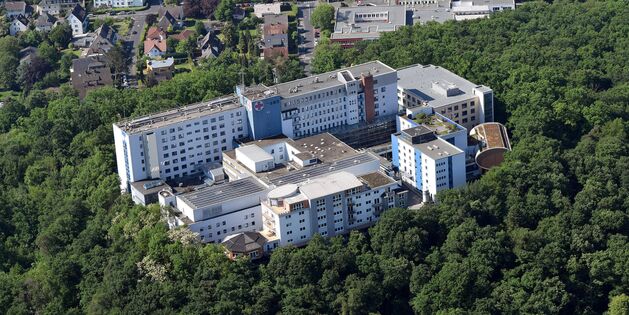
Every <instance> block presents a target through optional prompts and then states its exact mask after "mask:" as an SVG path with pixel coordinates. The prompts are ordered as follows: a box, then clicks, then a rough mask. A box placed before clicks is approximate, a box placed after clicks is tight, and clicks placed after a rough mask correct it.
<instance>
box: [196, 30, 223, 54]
mask: <svg viewBox="0 0 629 315" xmlns="http://www.w3.org/2000/svg"><path fill="white" fill-rule="evenodd" d="M197 45H198V46H199V48H201V56H202V57H204V58H206V57H209V56H211V57H218V55H219V54H220V53H221V50H223V48H222V47H223V45H222V43H221V41H220V40H219V39H218V37H216V34H214V32H213V31H209V32H207V34H205V36H203V38H202V39H201V40H199V42H198V43H197Z"/></svg>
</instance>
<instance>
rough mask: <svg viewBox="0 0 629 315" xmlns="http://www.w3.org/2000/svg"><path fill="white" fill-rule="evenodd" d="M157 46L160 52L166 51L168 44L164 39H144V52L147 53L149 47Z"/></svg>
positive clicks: (149, 49)
mask: <svg viewBox="0 0 629 315" xmlns="http://www.w3.org/2000/svg"><path fill="white" fill-rule="evenodd" d="M153 48H157V50H159V51H161V52H166V50H167V49H168V45H167V44H166V41H165V40H158V39H147V40H145V41H144V53H145V54H147V53H148V52H149V51H151V49H153Z"/></svg>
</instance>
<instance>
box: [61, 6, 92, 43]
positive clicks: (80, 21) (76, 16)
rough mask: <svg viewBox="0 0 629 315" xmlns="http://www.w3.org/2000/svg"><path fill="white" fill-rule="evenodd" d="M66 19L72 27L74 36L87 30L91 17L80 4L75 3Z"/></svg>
mask: <svg viewBox="0 0 629 315" xmlns="http://www.w3.org/2000/svg"><path fill="white" fill-rule="evenodd" d="M66 21H67V22H68V24H69V25H70V27H71V28H72V36H80V35H83V34H85V33H86V32H87V26H88V24H89V19H88V18H87V12H86V11H85V9H84V8H83V7H81V6H80V5H78V4H77V5H75V6H74V8H73V9H72V11H70V12H69V13H68V15H67V16H66Z"/></svg>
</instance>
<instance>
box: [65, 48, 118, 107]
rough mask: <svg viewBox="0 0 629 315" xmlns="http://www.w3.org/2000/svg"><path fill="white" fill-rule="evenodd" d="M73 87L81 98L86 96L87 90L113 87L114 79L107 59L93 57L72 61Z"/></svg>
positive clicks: (97, 56)
mask: <svg viewBox="0 0 629 315" xmlns="http://www.w3.org/2000/svg"><path fill="white" fill-rule="evenodd" d="M71 76H72V78H71V80H72V86H73V87H74V88H75V89H77V90H79V96H81V97H83V96H85V93H86V89H89V88H95V87H100V86H105V85H112V84H113V78H112V76H111V69H110V68H109V65H108V62H107V58H106V57H105V56H104V55H93V56H89V57H85V58H79V59H74V60H72V71H71Z"/></svg>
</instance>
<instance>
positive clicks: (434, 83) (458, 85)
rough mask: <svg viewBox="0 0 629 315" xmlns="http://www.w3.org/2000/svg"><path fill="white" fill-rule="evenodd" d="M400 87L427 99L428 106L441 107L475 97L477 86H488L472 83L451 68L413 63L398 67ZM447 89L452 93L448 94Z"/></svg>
mask: <svg viewBox="0 0 629 315" xmlns="http://www.w3.org/2000/svg"><path fill="white" fill-rule="evenodd" d="M397 77H398V87H399V88H402V89H404V90H405V91H406V92H408V93H410V94H413V95H415V97H417V98H419V99H421V100H423V101H425V103H426V104H427V105H428V106H431V107H440V106H443V105H447V104H450V103H453V102H458V101H464V100H467V99H470V98H472V97H474V96H475V95H474V91H473V90H474V89H475V88H481V87H483V88H486V89H488V88H487V87H485V86H480V85H477V84H475V83H472V82H470V81H468V80H466V79H465V78H462V77H460V76H459V75H457V74H455V73H452V72H450V71H449V70H447V69H445V68H442V67H439V66H434V65H420V64H417V65H413V66H409V67H405V68H401V69H398V71H397ZM445 91H448V93H451V95H450V96H448V95H447V93H446V92H445Z"/></svg>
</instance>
